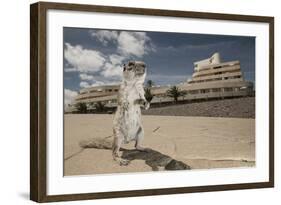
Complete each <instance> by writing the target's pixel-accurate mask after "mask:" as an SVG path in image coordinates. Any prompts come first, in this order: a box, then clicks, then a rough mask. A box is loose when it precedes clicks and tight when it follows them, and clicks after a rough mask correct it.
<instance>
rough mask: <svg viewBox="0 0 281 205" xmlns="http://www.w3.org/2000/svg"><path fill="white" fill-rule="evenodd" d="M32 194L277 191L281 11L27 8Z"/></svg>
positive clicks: (49, 197) (51, 197) (44, 198)
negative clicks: (280, 21) (277, 29)
mask: <svg viewBox="0 0 281 205" xmlns="http://www.w3.org/2000/svg"><path fill="white" fill-rule="evenodd" d="M30 43H31V46H30V63H31V68H30V69H31V73H30V76H31V85H30V93H31V104H30V109H31V112H30V118H31V134H30V160H31V163H30V193H31V194H30V198H31V200H34V201H37V202H52V201H64V200H83V199H99V198H113V197H130V196H145V195H159V194H177V193H189V192H207V191H221V190H235V189H250V188H266V187H273V186H274V96H273V93H274V82H273V76H274V18H273V17H265V16H247V15H235V14H218V13H200V12H187V11H172V10H156V9H142V8H123V7H107V6H95V5H80V4H62V3H47V2H40V3H35V4H32V5H31V7H30Z"/></svg>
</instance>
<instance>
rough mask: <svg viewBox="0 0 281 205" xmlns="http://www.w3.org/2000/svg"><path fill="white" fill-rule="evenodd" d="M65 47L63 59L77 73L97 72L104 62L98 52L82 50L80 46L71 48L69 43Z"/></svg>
mask: <svg viewBox="0 0 281 205" xmlns="http://www.w3.org/2000/svg"><path fill="white" fill-rule="evenodd" d="M65 45H66V48H65V50H64V57H65V59H66V60H67V61H68V63H69V64H70V65H72V66H73V67H74V68H75V69H77V71H80V72H97V71H99V70H100V69H101V67H102V66H103V64H104V63H105V61H106V59H105V58H104V56H103V54H102V53H101V52H99V51H96V50H89V49H84V48H83V47H82V46H80V45H76V46H72V45H70V44H69V43H65ZM72 70H73V69H72Z"/></svg>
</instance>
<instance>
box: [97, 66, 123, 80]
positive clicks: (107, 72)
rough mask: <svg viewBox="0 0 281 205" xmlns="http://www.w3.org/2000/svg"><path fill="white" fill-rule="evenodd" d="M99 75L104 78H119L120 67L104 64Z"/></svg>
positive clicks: (120, 74)
mask: <svg viewBox="0 0 281 205" xmlns="http://www.w3.org/2000/svg"><path fill="white" fill-rule="evenodd" d="M101 74H102V75H103V76H104V77H106V78H109V77H117V78H121V76H122V67H121V66H120V65H113V64H111V63H105V65H104V70H103V71H102V72H101Z"/></svg>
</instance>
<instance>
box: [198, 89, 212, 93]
mask: <svg viewBox="0 0 281 205" xmlns="http://www.w3.org/2000/svg"><path fill="white" fill-rule="evenodd" d="M200 92H201V93H209V92H210V90H209V89H202V90H200Z"/></svg>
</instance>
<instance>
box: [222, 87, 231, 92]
mask: <svg viewBox="0 0 281 205" xmlns="http://www.w3.org/2000/svg"><path fill="white" fill-rule="evenodd" d="M224 91H225V92H232V91H233V88H224Z"/></svg>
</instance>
